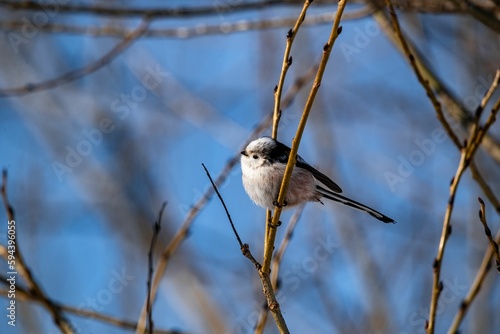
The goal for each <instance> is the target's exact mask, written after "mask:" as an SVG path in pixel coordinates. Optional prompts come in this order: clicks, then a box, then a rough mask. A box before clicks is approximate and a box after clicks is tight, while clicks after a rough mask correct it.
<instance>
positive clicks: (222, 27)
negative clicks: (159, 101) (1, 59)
mask: <svg viewBox="0 0 500 334" xmlns="http://www.w3.org/2000/svg"><path fill="white" fill-rule="evenodd" d="M370 14H372V9H371V8H370V7H368V6H365V7H362V8H360V9H357V10H352V11H350V12H347V13H345V15H344V19H346V20H347V19H349V20H355V19H360V18H363V17H367V16H369V15H370ZM334 16H335V12H323V13H319V14H315V15H310V16H308V17H306V18H305V20H304V22H303V24H304V25H306V26H316V25H321V24H331V22H332V20H333V18H334ZM296 20H297V18H296V17H274V18H270V19H261V20H238V21H236V22H223V23H220V24H213V25H209V24H204V23H197V24H196V25H194V26H183V27H173V28H156V29H153V28H152V29H148V30H147V31H146V32H145V33H144V34H143V35H142V37H143V38H146V37H147V38H180V39H184V38H193V37H201V36H208V35H217V34H230V33H237V32H243V31H251V30H265V29H276V28H283V27H289V26H291V25H293V24H294V23H295V21H296ZM25 25H26V23H25V22H23V21H2V22H0V30H21V29H22V28H23V27H24V26H25ZM37 29H38V31H40V32H43V33H60V34H75V35H86V36H95V37H110V36H111V37H119V38H123V37H125V36H127V35H129V34H131V33H132V32H133V29H130V28H127V27H121V26H113V25H110V26H101V27H100V26H81V25H71V24H66V23H51V22H48V23H47V24H45V25H41V26H39V27H37Z"/></svg>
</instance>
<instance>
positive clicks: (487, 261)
mask: <svg viewBox="0 0 500 334" xmlns="http://www.w3.org/2000/svg"><path fill="white" fill-rule="evenodd" d="M495 240H496V243H497V244H498V243H500V230H499V231H498V232H497V235H496V236H495ZM492 260H493V248H492V247H488V249H487V250H486V253H485V254H484V257H483V261H482V262H481V265H480V266H479V269H478V270H477V274H476V277H475V278H474V282H473V283H472V285H471V287H470V289H469V292H467V295H466V296H465V298H464V299H463V300H462V302H461V303H460V306H459V308H458V311H457V313H456V314H455V317H454V318H453V322H452V324H451V326H450V329H449V330H448V333H449V334H456V333H458V328H459V327H460V324H461V323H462V320H463V319H464V317H465V314H466V313H467V311H468V310H469V307H470V305H471V303H472V302H473V301H474V299H475V298H476V296H477V294H478V293H479V290H480V289H481V286H483V282H484V279H485V278H486V274H488V272H489V271H490V269H491V261H492Z"/></svg>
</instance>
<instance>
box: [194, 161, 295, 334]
mask: <svg viewBox="0 0 500 334" xmlns="http://www.w3.org/2000/svg"><path fill="white" fill-rule="evenodd" d="M202 165H203V168H204V169H205V172H206V173H207V176H208V178H209V179H210V182H211V183H212V187H213V188H214V190H215V192H216V193H217V196H218V198H219V200H220V202H221V203H222V206H223V207H224V210H225V211H226V215H227V218H228V220H229V222H230V223H231V227H232V228H233V232H234V234H235V235H236V238H237V240H238V243H239V244H240V248H241V252H242V253H243V255H244V256H245V257H246V258H248V259H249V260H250V261H251V262H252V263H253V264H254V265H255V268H256V269H257V272H258V273H259V278H260V280H261V283H262V290H263V292H264V296H265V297H266V299H267V304H268V305H269V310H270V311H271V314H272V315H273V318H274V320H275V322H276V326H277V327H278V330H279V331H280V333H289V330H288V327H287V325H286V323H285V319H284V318H283V314H282V313H281V309H280V308H279V304H278V301H277V300H276V294H275V292H274V288H273V284H272V283H271V279H270V275H269V273H264V272H263V271H262V270H261V265H260V263H258V262H257V261H256V260H255V258H254V257H253V255H252V253H251V252H250V248H249V246H248V244H243V243H242V242H241V239H240V237H239V235H238V232H237V231H236V228H235V227H234V223H233V220H232V219H231V215H230V214H229V210H228V209H227V206H226V203H225V202H224V199H223V198H222V196H221V194H220V193H219V190H218V189H217V186H216V185H215V183H214V181H213V180H212V177H211V176H210V173H209V172H208V170H207V168H206V167H205V165H204V164H202Z"/></svg>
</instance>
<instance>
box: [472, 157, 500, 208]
mask: <svg viewBox="0 0 500 334" xmlns="http://www.w3.org/2000/svg"><path fill="white" fill-rule="evenodd" d="M470 170H471V172H472V177H473V178H474V180H476V182H477V183H478V184H479V186H480V187H481V189H482V190H483V192H484V194H485V195H486V197H488V200H489V201H490V203H491V204H492V205H493V207H494V208H495V210H496V212H497V213H498V214H499V215H500V201H499V200H498V198H497V197H496V195H495V193H494V192H493V190H492V189H491V187H490V186H489V185H488V183H487V182H486V180H485V179H484V178H483V176H482V174H481V173H480V172H479V169H478V168H477V166H476V163H475V162H474V161H471V163H470Z"/></svg>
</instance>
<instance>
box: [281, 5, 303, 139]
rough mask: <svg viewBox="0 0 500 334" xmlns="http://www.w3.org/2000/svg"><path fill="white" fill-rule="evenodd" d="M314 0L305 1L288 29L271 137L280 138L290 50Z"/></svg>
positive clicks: (289, 64) (290, 62) (290, 60)
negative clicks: (282, 102)
mask: <svg viewBox="0 0 500 334" xmlns="http://www.w3.org/2000/svg"><path fill="white" fill-rule="evenodd" d="M311 2H312V0H306V1H304V6H303V7H302V10H301V11H300V14H299V17H298V18H297V20H296V22H295V25H294V26H293V28H292V29H290V30H288V33H287V34H286V47H285V52H284V54H283V64H282V65H281V73H280V78H279V80H278V84H277V85H276V87H275V89H274V110H273V132H272V135H271V137H272V138H273V139H278V123H279V121H280V118H281V108H280V104H281V94H282V92H283V85H284V83H285V77H286V73H287V72H288V69H289V68H290V66H291V65H292V57H291V56H290V51H291V50H292V44H293V41H294V40H295V36H297V31H298V30H299V28H300V25H301V24H302V22H304V18H305V17H306V12H307V9H308V8H309V6H310V5H311Z"/></svg>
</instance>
